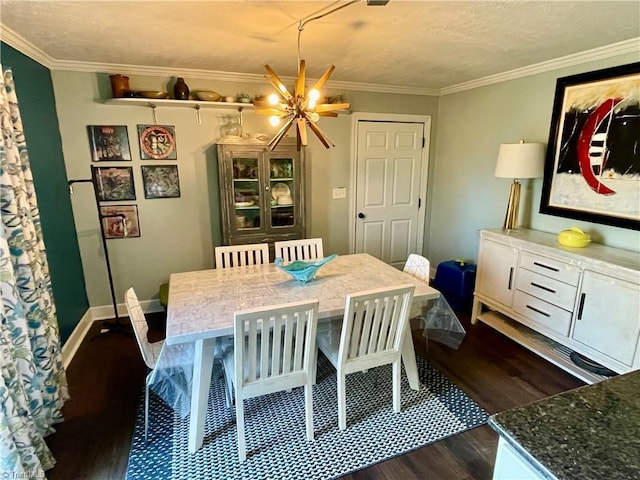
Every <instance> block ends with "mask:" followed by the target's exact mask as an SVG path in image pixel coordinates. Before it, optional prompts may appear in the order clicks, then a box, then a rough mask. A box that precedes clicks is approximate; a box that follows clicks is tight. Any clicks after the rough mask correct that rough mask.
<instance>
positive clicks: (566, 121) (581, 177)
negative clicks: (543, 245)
mask: <svg viewBox="0 0 640 480" xmlns="http://www.w3.org/2000/svg"><path fill="white" fill-rule="evenodd" d="M540 212H541V213H548V214H551V215H558V216H562V217H568V218H575V219H578V220H585V221H589V222H596V223H603V224H606V225H613V226H618V227H624V228H631V229H634V230H638V229H640V62H638V63H632V64H629V65H622V66H619V67H613V68H608V69H605V70H598V71H595V72H588V73H583V74H579V75H573V76H570V77H563V78H559V79H558V81H557V83H556V94H555V101H554V105H553V116H552V119H551V129H550V132H549V146H548V149H547V159H546V163H545V172H544V182H543V186H542V199H541V203H540Z"/></svg>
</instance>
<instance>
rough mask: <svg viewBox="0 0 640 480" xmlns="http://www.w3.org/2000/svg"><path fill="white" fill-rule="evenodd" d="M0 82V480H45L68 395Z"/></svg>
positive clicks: (20, 157) (45, 271) (5, 82)
mask: <svg viewBox="0 0 640 480" xmlns="http://www.w3.org/2000/svg"><path fill="white" fill-rule="evenodd" d="M0 69H1V70H2V73H3V75H2V77H0V129H1V130H2V143H1V144H0V216H1V217H2V223H0V234H1V235H0V314H1V315H2V317H1V319H0V320H1V323H0V478H40V479H41V478H44V476H45V474H44V471H45V470H48V469H50V468H52V467H53V465H54V463H55V460H54V458H53V456H52V455H51V451H50V450H49V448H48V447H47V445H46V444H45V441H44V437H45V436H46V435H48V434H50V433H52V432H53V431H54V429H53V424H55V423H57V422H60V421H62V414H61V409H62V405H63V403H64V401H65V400H67V399H68V398H69V394H68V390H67V379H66V375H65V371H64V367H63V365H62V355H61V350H60V348H61V344H60V336H59V332H58V322H57V319H56V310H55V305H54V301H53V294H52V290H51V279H50V277H49V266H48V263H47V256H46V253H45V247H44V242H43V238H42V229H41V225H40V214H39V212H38V204H37V201H36V192H35V189H34V186H33V177H32V176H31V169H30V167H29V156H28V154H27V145H26V140H25V137H24V133H23V130H22V120H21V118H20V112H19V110H18V99H17V96H16V92H15V88H14V83H13V74H12V71H11V70H10V69H7V70H5V69H3V68H2V66H1V65H0Z"/></svg>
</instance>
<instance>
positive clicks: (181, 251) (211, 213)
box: [52, 71, 438, 306]
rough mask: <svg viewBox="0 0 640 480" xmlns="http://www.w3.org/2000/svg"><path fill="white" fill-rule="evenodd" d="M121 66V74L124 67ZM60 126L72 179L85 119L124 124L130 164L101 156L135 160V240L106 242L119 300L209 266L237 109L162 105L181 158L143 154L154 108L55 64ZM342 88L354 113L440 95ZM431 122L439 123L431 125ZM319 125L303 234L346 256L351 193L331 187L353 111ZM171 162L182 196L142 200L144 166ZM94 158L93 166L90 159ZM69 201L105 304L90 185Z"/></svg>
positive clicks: (248, 88) (223, 89) (254, 118)
mask: <svg viewBox="0 0 640 480" xmlns="http://www.w3.org/2000/svg"><path fill="white" fill-rule="evenodd" d="M123 73H126V72H123ZM52 76H53V82H54V88H55V93H56V105H57V109H58V115H59V119H60V132H61V135H62V143H63V149H64V156H65V167H66V170H67V175H68V177H69V178H87V177H89V175H90V172H91V165H92V162H91V157H90V149H89V142H88V136H87V133H86V127H87V125H126V126H127V127H128V133H129V143H130V147H131V153H132V157H133V161H131V162H101V163H100V164H99V165H101V166H132V167H133V171H134V181H135V186H136V193H137V199H136V200H135V202H120V203H123V204H124V203H135V204H136V205H138V210H139V216H140V230H141V237H140V238H128V239H114V240H108V248H109V256H110V259H111V263H112V268H113V277H114V284H115V289H116V296H117V299H118V301H119V302H122V295H123V294H124V290H125V289H126V288H128V287H129V286H133V287H134V288H135V289H136V292H137V293H138V296H139V298H140V299H141V300H147V299H152V298H155V297H156V295H157V290H158V286H159V285H160V284H161V283H163V282H166V281H167V280H168V278H169V275H170V274H171V273H172V272H181V271H189V270H198V269H204V268H211V267H212V266H213V247H214V246H215V245H219V243H220V223H219V221H220V219H219V200H218V196H219V191H218V185H217V173H216V164H215V155H214V150H215V142H216V140H217V139H218V138H219V130H220V126H222V125H223V124H224V122H225V121H226V118H227V117H228V116H230V115H234V114H235V111H234V110H225V109H221V108H211V109H210V108H206V109H202V110H201V116H202V124H201V125H197V124H196V114H195V110H194V109H193V108H184V107H159V108H158V109H157V115H158V123H159V124H164V125H173V126H175V131H176V140H177V152H178V159H177V161H171V162H169V161H150V160H140V152H139V148H138V143H137V142H138V140H137V130H136V126H137V125H138V124H150V123H153V119H152V111H151V109H150V108H147V107H141V106H119V105H106V104H104V99H107V98H110V96H111V91H110V87H109V81H108V76H107V75H104V74H93V73H81V72H69V71H55V72H53V73H52ZM173 81H174V80H173V79H170V78H161V77H150V76H133V75H131V76H130V81H129V83H130V87H131V88H132V89H136V90H165V91H167V90H170V88H171V85H172V84H173ZM185 81H186V82H187V84H188V85H189V87H190V88H191V90H197V89H211V90H215V91H217V92H219V93H222V94H224V95H235V94H237V93H239V92H248V93H249V94H251V95H256V94H266V93H270V91H271V87H270V86H269V85H268V84H267V82H266V81H265V82H264V83H259V84H240V83H225V82H212V81H207V80H194V79H190V78H188V76H186V78H185ZM336 93H341V94H343V95H344V96H345V99H346V100H347V101H349V102H351V105H352V110H353V111H362V112H386V113H388V112H393V113H404V114H419V115H431V116H432V120H434V117H435V115H436V113H437V107H438V99H437V98H435V97H428V96H419V95H416V96H414V95H392V94H376V93H365V92H331V91H327V92H326V94H327V95H332V94H336ZM243 120H244V127H245V132H252V133H274V130H275V129H274V128H273V127H270V126H269V125H268V118H267V117H266V116H262V115H256V114H255V113H253V112H251V111H250V110H249V111H245V113H244V114H243ZM432 124H435V121H433V122H432ZM320 126H321V128H322V129H323V131H325V133H326V134H327V135H328V136H329V137H330V138H331V140H332V141H333V142H334V143H335V144H336V147H335V148H332V149H330V150H327V149H325V148H324V147H323V146H322V145H321V144H320V143H319V141H318V140H317V139H316V138H315V136H314V135H311V134H310V139H309V147H308V148H307V149H306V152H305V157H306V165H307V169H306V179H307V186H308V191H307V211H308V222H307V225H308V232H307V233H308V235H309V236H312V237H315V236H319V237H323V239H324V244H325V252H328V253H339V254H345V253H349V231H348V228H347V225H348V223H349V209H348V201H347V200H342V199H340V200H333V199H332V198H331V190H332V188H334V187H337V186H346V185H348V181H349V174H350V161H351V152H352V151H351V148H352V146H351V131H352V117H351V116H349V115H344V116H340V117H338V118H328V119H322V120H321V121H320ZM163 163H165V164H169V163H172V164H173V163H176V164H177V165H178V169H179V177H180V187H181V197H180V198H175V199H154V200H147V199H145V198H144V194H143V189H142V178H141V174H140V166H141V165H153V164H163ZM94 165H95V163H94ZM75 192H76V193H75V194H74V195H73V197H72V198H71V201H72V205H73V210H74V215H75V218H76V223H77V228H78V237H79V239H80V249H81V252H82V262H83V265H84V270H85V278H86V284H87V293H88V297H89V303H90V305H91V306H103V305H110V302H111V301H110V297H109V286H108V282H107V275H106V271H105V266H104V252H103V251H102V246H101V243H100V230H99V224H98V222H97V212H96V208H95V205H94V202H93V199H92V196H91V195H92V190H91V186H90V185H84V186H83V185H78V186H77V188H75Z"/></svg>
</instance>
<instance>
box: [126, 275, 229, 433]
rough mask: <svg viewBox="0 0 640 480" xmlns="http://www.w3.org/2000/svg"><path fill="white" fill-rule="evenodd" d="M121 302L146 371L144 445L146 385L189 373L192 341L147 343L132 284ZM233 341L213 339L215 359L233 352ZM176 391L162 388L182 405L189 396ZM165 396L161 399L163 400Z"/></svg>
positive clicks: (146, 420) (146, 418)
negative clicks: (175, 343)
mask: <svg viewBox="0 0 640 480" xmlns="http://www.w3.org/2000/svg"><path fill="white" fill-rule="evenodd" d="M124 303H125V305H126V307H127V314H128V315H129V320H130V321H131V325H132V327H133V333H134V335H135V337H136V342H137V343H138V347H139V348H140V354H141V355H142V360H143V361H144V363H145V365H146V366H147V368H148V370H149V372H148V373H147V376H146V378H145V382H144V443H145V445H146V444H147V440H148V430H149V387H150V386H151V385H154V384H157V383H159V382H162V381H165V382H167V381H169V377H170V376H171V375H172V374H174V373H176V372H182V373H184V374H186V375H188V376H189V375H190V373H191V372H192V371H193V348H192V344H185V345H182V344H178V345H167V344H166V343H165V342H164V340H160V341H158V342H149V340H148V338H147V334H148V332H149V326H148V324H147V320H146V318H145V316H144V312H143V311H142V307H141V306H140V302H139V301H138V296H137V295H136V293H135V291H134V289H133V288H132V287H130V288H128V289H127V291H126V292H125V295H124ZM232 341H233V339H232V338H226V339H219V340H218V341H216V345H215V348H214V353H213V356H214V358H217V359H218V361H220V360H221V359H222V357H223V355H224V353H225V352H226V351H232V350H233V346H232ZM161 370H164V371H161ZM154 388H155V387H154ZM177 390H179V389H176V388H171V387H169V388H167V389H165V390H164V391H165V392H171V394H170V396H171V398H170V399H169V400H170V401H171V402H172V405H171V406H172V407H177V406H178V405H180V401H185V402H186V403H185V405H186V404H188V403H189V398H186V397H185V398H178V396H179V395H180V393H181V392H179V391H177ZM187 396H188V395H187ZM167 399H168V398H166V397H165V398H164V400H167Z"/></svg>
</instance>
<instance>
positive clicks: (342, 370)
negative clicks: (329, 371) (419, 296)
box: [316, 285, 415, 430]
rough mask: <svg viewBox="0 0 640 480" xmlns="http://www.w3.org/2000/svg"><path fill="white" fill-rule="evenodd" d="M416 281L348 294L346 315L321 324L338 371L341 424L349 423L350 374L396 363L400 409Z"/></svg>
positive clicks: (320, 340)
mask: <svg viewBox="0 0 640 480" xmlns="http://www.w3.org/2000/svg"><path fill="white" fill-rule="evenodd" d="M414 290H415V286H414V285H400V286H398V287H395V288H379V289H374V290H367V291H364V292H358V293H354V294H350V295H347V301H346V305H345V311H344V318H343V319H339V320H334V321H331V322H323V323H322V324H321V325H320V326H319V327H318V335H317V340H316V342H317V345H318V349H319V350H321V351H322V353H324V355H325V356H326V357H327V358H328V359H329V361H330V362H331V363H332V364H333V366H334V367H335V368H336V371H337V375H336V376H337V382H338V426H339V428H340V430H344V429H345V428H346V427H347V414H346V410H347V407H346V391H345V385H346V376H347V375H349V374H351V373H354V372H360V371H365V370H368V369H370V368H375V367H379V366H382V365H388V364H392V365H393V410H394V411H395V412H399V411H400V372H401V368H400V367H401V358H402V357H401V355H402V342H403V339H404V330H405V328H406V326H407V319H408V318H409V307H410V306H411V300H412V299H413V292H414Z"/></svg>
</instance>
